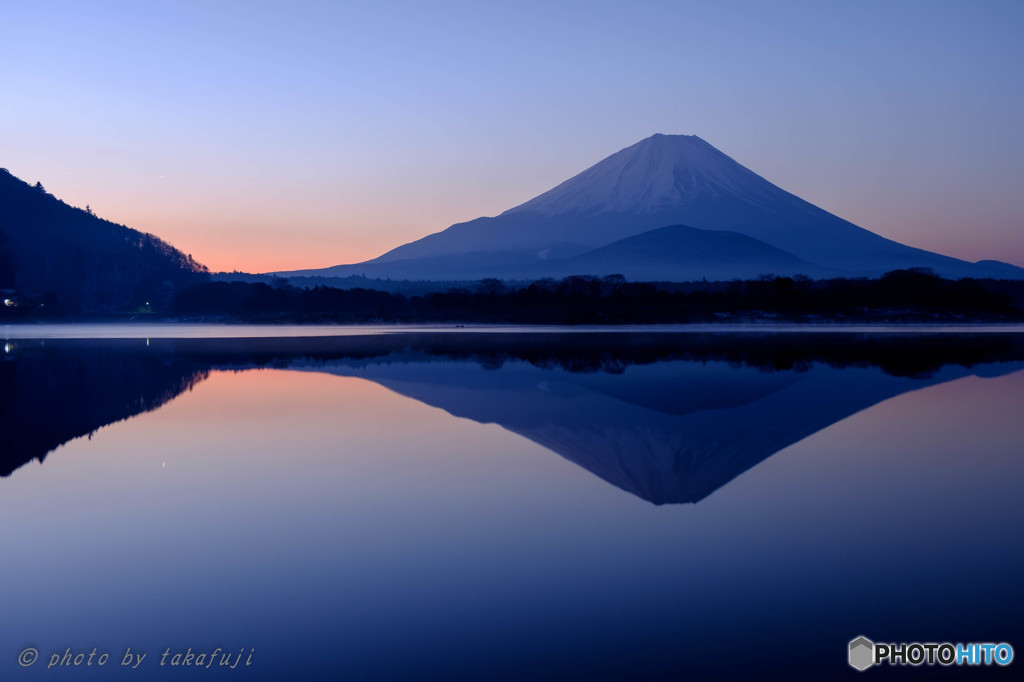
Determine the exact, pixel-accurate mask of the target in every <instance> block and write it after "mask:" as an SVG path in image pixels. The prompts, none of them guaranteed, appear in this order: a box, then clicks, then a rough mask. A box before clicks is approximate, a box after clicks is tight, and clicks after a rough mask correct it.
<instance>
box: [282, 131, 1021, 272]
mask: <svg viewBox="0 0 1024 682" xmlns="http://www.w3.org/2000/svg"><path fill="white" fill-rule="evenodd" d="M671 225H686V226H689V227H691V228H697V229H699V230H717V231H728V232H734V233H738V234H740V235H745V236H746V237H749V238H752V239H755V240H759V241H760V242H763V243H764V244H766V245H768V246H770V247H774V248H775V249H778V250H781V251H784V252H786V255H787V257H788V259H789V262H790V263H792V262H793V261H792V259H794V258H795V259H800V260H803V261H806V262H807V263H808V264H809V265H808V266H807V268H808V270H811V272H805V273H804V274H809V275H818V276H824V275H880V274H882V273H884V272H887V271H889V270H894V269H900V268H911V267H924V268H933V269H934V270H935V271H936V272H938V273H939V274H942V275H945V276H950V277H966V276H972V277H988V276H991V277H1012V278H1024V268H1018V267H1015V266H1012V265H1007V264H1004V263H998V262H995V261H982V262H979V263H969V262H967V261H962V260H958V259H956V258H950V257H948V256H943V255H940V254H936V253H932V252H929V251H924V250H922V249H916V248H913V247H910V246H905V245H903V244H900V243H898V242H895V241H892V240H890V239H886V238H884V237H881V236H879V235H877V234H875V233H873V232H870V231H869V230H865V229H864V228H861V227H858V226H856V225H854V224H853V223H850V222H848V221H846V220H843V219H842V218H839V217H837V216H835V215H832V214H831V213H829V212H828V211H825V210H822V209H820V208H818V207H817V206H814V205H813V204H810V203H808V202H806V201H804V200H803V199H801V198H799V197H797V196H794V195H793V194H790V193H789V192H786V191H785V190H783V189H780V188H779V187H776V186H775V185H773V184H772V183H771V182H769V181H768V180H765V179H764V178H762V177H761V176H759V175H757V174H756V173H754V172H752V171H750V170H748V169H747V168H745V167H743V166H742V165H740V164H739V163H737V162H736V161H734V160H733V159H731V158H730V157H728V156H726V155H725V154H723V153H722V152H720V151H719V150H717V149H715V148H714V147H713V146H711V145H710V144H708V143H707V142H705V141H704V140H702V139H701V138H699V137H697V136H695V135H660V134H659V135H654V136H652V137H649V138H647V139H645V140H641V141H640V142H638V143H636V144H634V145H632V146H631V147H627V148H625V149H623V150H621V151H619V152H616V153H615V154H612V155H611V156H609V157H608V158H606V159H604V160H603V161H601V162H599V163H597V164H596V165H594V166H592V167H590V168H588V169H587V170H585V171H583V172H582V173H580V174H579V175H576V176H575V177H573V178H571V179H569V180H567V181H565V182H563V183H562V184H560V185H558V186H557V187H555V188H553V189H551V190H549V191H547V192H545V193H543V194H541V195H540V196H538V197H535V198H534V199H531V200H530V201H527V202H526V203H523V204H520V205H519V206H516V207H514V208H511V209H509V210H507V211H505V212H504V213H502V214H501V215H499V216H497V217H493V218H478V219H476V220H472V221H470V222H467V223H459V224H456V225H453V226H451V227H449V228H448V229H446V230H444V231H442V232H438V233H436V234H432V235H429V236H427V237H424V238H422V239H419V240H417V241H414V242H411V243H409V244H405V245H403V246H399V247H398V248H396V249H393V250H391V251H389V252H387V253H385V254H383V255H382V256H380V257H378V258H375V259H373V260H370V261H366V262H364V263H359V264H356V265H342V266H334V267H332V268H325V269H321V270H303V271H294V272H282V273H277V274H279V275H281V276H318V275H319V276H347V275H365V276H368V277H391V278H400V279H419V278H426V279H452V278H465V279H471V278H479V277H480V276H502V277H505V278H529V277H532V276H534V275H533V273H535V272H538V271H544V270H545V269H558V268H559V267H561V266H565V267H566V268H568V269H569V270H576V269H577V268H587V267H598V265H600V267H601V268H606V267H613V266H614V265H615V264H616V263H617V262H619V261H618V259H617V257H615V256H614V254H612V253H611V252H602V253H599V254H594V253H593V251H594V250H595V249H600V248H602V247H606V246H608V245H610V244H613V243H614V242H618V241H620V240H623V239H626V238H629V237H633V236H636V235H640V234H643V233H645V232H648V231H650V230H654V229H657V228H662V227H666V226H671ZM697 241H698V240H697V235H696V234H695V233H691V235H690V239H689V240H681V241H680V242H679V243H678V244H673V245H668V246H670V251H669V253H670V254H671V256H672V257H676V258H678V259H679V261H680V262H681V263H685V264H686V266H685V267H681V268H679V271H680V272H681V273H682V274H678V275H676V277H687V278H690V277H695V278H699V277H698V275H699V276H708V275H711V276H713V277H715V278H719V279H722V278H724V279H731V278H733V277H743V276H746V275H745V274H743V273H744V272H745V270H744V268H743V267H742V266H743V265H744V264H746V263H747V262H748V261H747V260H745V257H744V256H743V255H741V254H732V253H731V252H729V250H728V249H725V250H723V251H717V250H714V249H710V250H709V251H707V252H703V253H700V252H701V249H705V248H706V246H707V244H706V243H705V241H700V243H699V244H698V243H697ZM737 244H738V242H737ZM746 246H748V247H749V246H750V245H749V244H746ZM691 248H694V249H696V251H693V252H691V251H690V249H691ZM625 251H626V252H629V251H630V249H628V248H627V249H626V250H625ZM697 253H700V257H699V258H698V257H697ZM765 253H766V252H765ZM584 254H589V256H588V258H590V259H592V260H587V259H584V260H582V261H577V262H575V263H565V262H563V263H560V264H559V266H558V267H554V266H552V265H551V264H550V263H549V261H554V260H561V261H565V260H566V259H570V258H573V257H579V256H581V255H584ZM627 255H631V256H632V260H631V259H630V258H627ZM657 255H658V259H657V261H658V262H654V261H651V262H650V270H649V271H648V270H645V269H644V268H642V267H638V266H639V265H643V264H644V263H647V262H648V259H647V258H646V257H643V258H639V259H637V258H636V257H635V256H636V252H633V253H632V254H628V253H624V254H623V260H622V261H621V263H622V267H621V268H620V270H622V269H626V266H629V268H630V269H631V270H632V271H633V272H635V273H636V275H635V276H636V277H637V278H650V279H654V278H656V277H655V274H656V273H658V272H661V271H662V270H663V269H664V262H665V260H666V254H664V253H658V254H657ZM734 261H735V263H736V265H735V266H734ZM698 265H699V266H700V267H697V266H698ZM765 265H766V266H772V265H775V263H774V262H772V261H770V260H769V261H768V262H766V263H765ZM778 267H780V268H781V267H784V264H783V263H781V262H780V263H779V264H778ZM701 268H705V270H703V271H702V269H701ZM787 272H788V270H787ZM733 273H735V274H733ZM570 274H600V273H596V272H588V271H586V270H579V271H576V272H572V273H570ZM758 274H767V273H758ZM775 274H783V273H781V272H779V273H775ZM710 278H711V277H709V279H710Z"/></svg>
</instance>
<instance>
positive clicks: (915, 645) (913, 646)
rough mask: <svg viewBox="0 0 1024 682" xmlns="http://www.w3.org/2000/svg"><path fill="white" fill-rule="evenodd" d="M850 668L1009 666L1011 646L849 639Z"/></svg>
mask: <svg viewBox="0 0 1024 682" xmlns="http://www.w3.org/2000/svg"><path fill="white" fill-rule="evenodd" d="M847 660H848V661H849V663H850V666H852V667H854V668H856V669H857V670H867V669H868V668H870V667H871V666H873V665H881V664H882V663H887V664H889V665H922V664H925V665H936V664H938V665H993V664H994V665H1010V663H1012V662H1013V647H1012V646H1010V645H1009V644H1007V643H1006V642H1001V643H999V644H993V643H990V642H986V643H979V642H975V643H972V644H950V643H949V642H942V643H937V642H925V643H921V642H911V643H909V644H908V643H906V642H900V643H899V644H894V643H891V642H889V643H884V644H883V643H881V642H878V643H876V642H872V641H871V640H870V639H868V638H867V637H863V636H861V637H858V638H856V639H852V640H850V647H849V658H848V659H847Z"/></svg>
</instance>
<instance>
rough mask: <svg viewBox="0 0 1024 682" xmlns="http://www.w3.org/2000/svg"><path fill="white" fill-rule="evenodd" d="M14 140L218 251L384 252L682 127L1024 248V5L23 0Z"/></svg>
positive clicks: (65, 186)
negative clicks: (1022, 127) (1022, 73)
mask: <svg viewBox="0 0 1024 682" xmlns="http://www.w3.org/2000/svg"><path fill="white" fill-rule="evenodd" d="M2 13H3V22H2V23H0V44H2V45H3V46H4V48H5V50H4V53H5V55H6V64H7V66H6V68H5V70H4V75H3V77H2V79H0V166H5V167H7V168H8V169H10V170H11V172H13V173H14V174H15V175H18V176H19V177H21V178H23V179H25V180H28V181H30V182H35V181H36V180H41V181H42V182H43V183H44V185H46V187H47V189H48V190H50V191H51V192H53V193H54V194H56V195H57V196H59V197H61V198H64V199H65V200H66V201H68V202H69V203H72V204H76V205H81V206H84V205H86V204H90V205H91V206H92V208H93V209H94V210H95V211H96V212H97V213H98V214H100V215H102V216H104V217H107V218H110V219H112V220H115V221H117V222H122V223H126V224H128V225H131V226H132V227H137V228H139V229H143V230H146V231H150V232H154V233H156V234H158V235H160V236H161V237H164V238H165V239H168V240H169V241H171V242H172V243H174V244H176V245H178V246H180V247H181V248H182V249H184V250H186V251H188V252H191V253H192V254H193V255H194V256H195V257H196V258H197V259H199V260H200V261H203V262H205V263H207V264H209V265H210V266H211V267H212V268H214V269H228V270H230V269H234V268H238V269H242V270H250V271H263V270H273V269H288V268H299V267H316V266H326V265H333V264H337V263H342V262H352V261H358V260H363V259H365V258H369V257H373V256H376V255H378V254H379V253H381V252H383V251H386V250H388V249H389V248H391V247H393V246H396V245H398V244H400V243H403V242H406V241H409V240H411V239H415V238H417V237H420V236H422V235H424V234H427V233H430V232H435V231H438V230H441V229H443V228H445V227H447V226H448V225H450V224H451V223H453V222H457V221H462V220H469V219H472V218H475V217H477V216H480V215H494V214H497V213H500V212H501V211H503V210H505V209H507V208H510V207H511V206H513V205H515V204H518V203H521V202H523V201H525V200H527V199H529V198H531V197H532V196H534V195H536V194H539V193H540V192H542V191H544V190H546V189H548V188H550V187H551V186H553V185H555V184H557V183H558V182H560V181H562V180H564V179H566V178H568V177H569V176H571V175H573V174H575V173H577V172H579V171H581V170H583V169H584V168H585V167H587V166H589V165H591V164H593V163H595V162H597V161H599V160H600V159H602V158H604V157H605V156H607V155H609V154H611V153H613V152H615V151H617V150H618V149H621V148H622V147H625V146H628V145H630V144H632V143H634V142H636V141H638V140H640V139H642V138H644V137H647V136H649V135H651V134H652V133H655V132H662V133H687V134H697V135H700V136H701V137H703V138H704V139H706V140H707V141H709V142H710V143H711V144H713V145H715V146H716V147H718V148H719V149H721V150H722V151H724V152H725V153H727V154H729V155H730V156H732V157H733V158H735V159H736V160H737V161H739V162H740V163H743V164H744V165H746V166H748V167H749V168H750V169H751V170H753V171H755V172H757V173H759V174H761V175H763V176H765V177H766V178H768V179H769V180H771V181H772V182H774V183H776V184H777V185H779V186H781V187H783V188H784V189H787V190H789V191H791V192H793V193H795V194H797V195H799V196H801V197H803V198H805V199H807V200H808V201H811V202H812V203H815V204H818V205H819V206H822V207H823V208H825V209H827V210H830V211H832V212H834V213H837V214H838V215H840V216H842V217H844V218H847V219H849V220H852V221H853V222H855V223H857V224H859V225H861V226H863V227H866V228H868V229H871V230H874V231H876V232H878V233H880V234H883V235H885V236H887V237H890V238H893V239H897V240H899V241H903V242H906V243H909V244H912V245H915V246H921V247H924V248H929V249H933V250H937V251H940V252H943V253H948V254H950V255H954V256H958V257H962V258H967V259H970V260H977V259H980V258H999V259H1003V260H1009V261H1012V262H1015V263H1017V264H1021V265H1024V219H1022V215H1024V194H1022V192H1021V188H1022V184H1024V183H1022V181H1024V161H1022V159H1024V134H1022V133H1021V130H1020V122H1021V121H1022V120H1024V78H1021V77H1020V74H1019V69H1020V65H1021V64H1024V40H1022V39H1021V36H1024V3H1020V2H996V1H990V2H900V1H890V2H865V1H860V2H560V3H551V2H517V3H502V4H496V3H480V2H435V3H428V2H418V3H410V2H405V3H403V2H372V3H358V2H307V3H303V2H293V3H287V4H285V3H280V2H276V3H265V2H245V3H241V2H211V1H208V2H163V3H161V2H147V3H140V2H123V3H116V2H89V3H81V2H65V3H61V2H45V1H44V2H32V3H25V2H19V3H11V2H6V0H4V1H3V2H2Z"/></svg>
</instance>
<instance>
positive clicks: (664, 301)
mask: <svg viewBox="0 0 1024 682" xmlns="http://www.w3.org/2000/svg"><path fill="white" fill-rule="evenodd" d="M1022 303H1024V282H1011V281H993V280H970V279H962V280H948V279H943V278H941V277H938V276H937V275H935V274H934V273H932V272H931V271H930V270H922V269H914V270H897V271H893V272H890V273H888V274H886V275H885V276H883V277H881V278H878V279H866V278H865V279H830V280H811V279H807V278H802V277H795V278H793V277H767V276H766V277H762V278H759V279H757V280H745V281H735V282H726V283H716V282H690V283H682V284H672V283H661V284H659V283H650V282H627V281H626V280H625V279H624V278H623V277H621V276H619V275H611V276H607V277H588V276H573V277H567V278H565V279H561V280H552V279H542V280H538V281H536V282H533V283H531V284H529V285H528V286H523V287H518V288H509V287H508V286H507V285H506V284H505V283H503V282H502V281H500V280H497V279H490V280H483V281H481V282H479V283H478V284H477V285H476V286H475V287H474V288H473V289H468V288H459V289H450V290H448V291H446V292H435V293H428V294H424V295H421V296H406V295H402V294H395V293H388V292H384V291H376V290H371V289H358V288H357V289H344V290H343V289H333V288H330V287H325V286H316V287H312V288H296V287H293V286H290V285H288V284H287V283H285V282H284V281H278V282H276V283H275V284H274V285H270V284H266V283H247V282H209V283H205V284H200V285H197V286H194V287H191V288H189V289H186V290H184V291H182V292H181V293H180V294H179V295H178V296H177V297H176V298H175V299H174V301H173V303H172V305H171V313H172V314H174V315H177V316H185V317H201V318H211V317H212V318H216V319H226V318H230V319H238V320H248V321H281V322H339V323H366V322H407V323H410V322H411V323H416V322H422V323H430V322H476V323H509V324H633V323H636V324H647V323H679V322H711V321H742V320H756V319H773V320H780V321H814V320H848V321H922V322H924V321H982V320H983V321H1021V320H1024V309H1022Z"/></svg>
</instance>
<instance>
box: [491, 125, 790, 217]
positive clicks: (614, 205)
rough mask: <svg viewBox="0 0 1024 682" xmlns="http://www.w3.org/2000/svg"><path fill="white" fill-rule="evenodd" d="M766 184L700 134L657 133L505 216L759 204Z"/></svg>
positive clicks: (632, 211) (651, 210) (639, 211)
mask: <svg viewBox="0 0 1024 682" xmlns="http://www.w3.org/2000/svg"><path fill="white" fill-rule="evenodd" d="M765 185H769V186H771V185H770V183H768V182H767V181H766V180H764V179H763V178H761V177H760V176H758V175H757V174H755V173H753V172H751V171H749V170H747V169H746V168H744V167H743V166H741V165H740V164H738V163H737V162H735V161H733V160H732V159H731V158H729V157H728V156H726V155H725V154H723V153H722V152H720V151H718V150H717V149H715V148H714V147H713V146H711V145H710V144H708V143H707V142H705V141H704V140H702V139H701V138H699V137H697V136H696V135H662V134H660V133H659V134H656V135H652V136H651V137H648V138H646V139H644V140H641V141H640V142H637V143H636V144H634V145H632V146H630V147H626V148H625V149H622V150H620V151H618V152H616V153H615V154H612V155H611V156H609V157H607V158H606V159H604V160H603V161H600V162H599V163H597V164H595V165H593V166H591V167H590V168H588V169H587V170H585V171H583V172H582V173H580V174H579V175H576V176H574V177H572V178H570V179H569V180H566V181H565V182H563V183H562V184H560V185H558V186H557V187H555V188H554V189H551V190H549V191H547V192H545V193H544V194H541V195H540V196H537V197H535V198H533V199H531V200H530V201H527V202H526V203H524V204H520V205H519V206H516V207H515V208H512V209H509V210H508V211H505V213H506V214H510V213H518V212H525V211H529V212H534V213H541V214H547V215H560V214H565V213H601V212H630V213H652V212H655V211H661V210H665V209H671V208H677V207H679V206H681V205H683V204H686V203H687V202H690V201H693V200H695V199H700V198H716V197H720V196H722V195H725V194H730V195H733V196H737V197H741V198H744V199H746V200H748V201H750V200H756V198H757V197H758V196H759V195H761V194H762V193H763V192H764V191H765V189H766V188H765Z"/></svg>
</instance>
